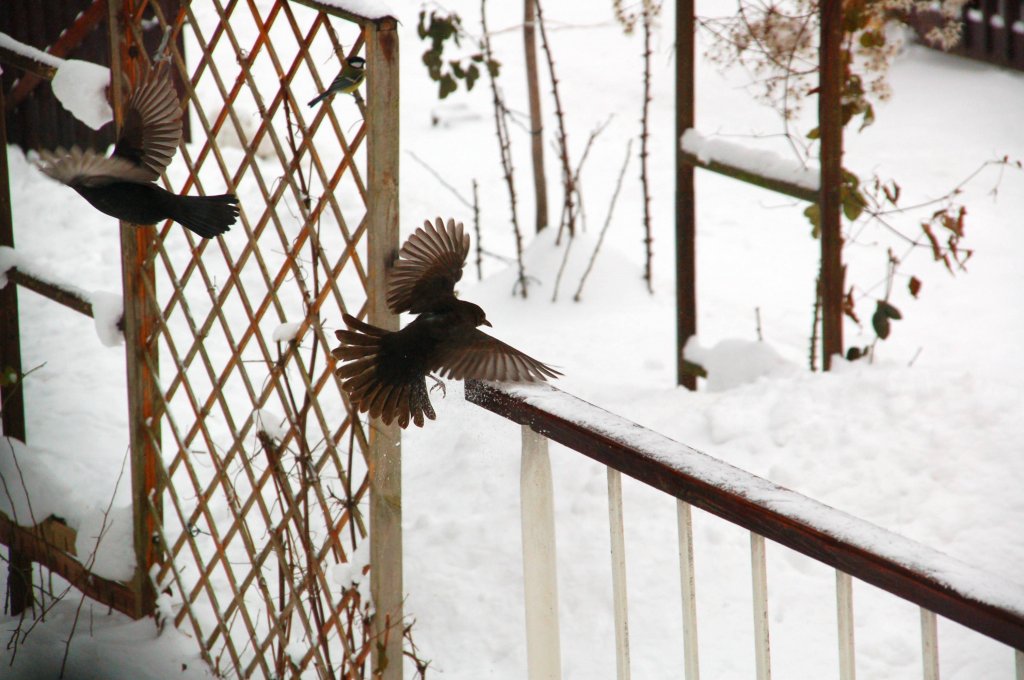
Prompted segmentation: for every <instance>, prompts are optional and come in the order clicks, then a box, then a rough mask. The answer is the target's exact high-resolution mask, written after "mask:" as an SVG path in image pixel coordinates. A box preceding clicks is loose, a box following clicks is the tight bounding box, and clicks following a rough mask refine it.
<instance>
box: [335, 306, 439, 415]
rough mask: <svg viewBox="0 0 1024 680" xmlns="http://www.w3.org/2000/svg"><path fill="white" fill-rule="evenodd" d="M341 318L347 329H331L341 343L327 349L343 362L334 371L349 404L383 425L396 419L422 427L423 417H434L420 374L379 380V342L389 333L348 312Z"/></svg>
mask: <svg viewBox="0 0 1024 680" xmlns="http://www.w3.org/2000/svg"><path fill="white" fill-rule="evenodd" d="M343 318H344V319H345V323H346V324H347V325H348V328H349V330H339V331H335V335H336V336H337V338H338V340H339V341H341V344H340V345H339V346H338V347H335V348H334V349H333V350H331V354H333V355H334V357H335V358H336V359H340V360H341V361H344V362H346V363H344V364H342V365H341V366H338V367H337V368H336V369H335V371H334V373H335V375H337V376H338V377H339V378H341V380H342V381H343V382H342V387H343V388H344V389H345V392H347V393H348V396H349V401H350V402H351V404H352V406H353V407H354V408H356V409H357V410H358V411H359V412H360V413H366V412H369V414H370V417H371V418H380V419H381V420H382V421H383V422H384V424H385V425H390V424H391V423H392V422H394V421H395V420H397V421H398V425H399V427H402V428H404V427H407V426H408V425H409V423H410V422H412V423H414V424H415V425H416V426H417V427H423V423H424V422H425V421H424V416H425V417H427V418H429V419H431V420H434V419H435V418H436V417H437V414H436V413H435V412H434V407H433V405H431V403H430V396H429V395H428V393H427V383H426V379H425V378H424V377H423V376H416V377H415V378H412V379H408V380H397V381H396V380H384V379H382V373H381V371H379V370H378V367H379V365H380V361H381V350H382V344H381V343H382V340H383V339H384V338H385V337H387V336H388V335H389V334H390V332H389V331H386V330H384V329H383V328H377V327H376V326H373V325H371V324H368V323H364V322H362V321H360V320H359V319H357V318H355V317H354V316H351V315H349V314H344V315H343Z"/></svg>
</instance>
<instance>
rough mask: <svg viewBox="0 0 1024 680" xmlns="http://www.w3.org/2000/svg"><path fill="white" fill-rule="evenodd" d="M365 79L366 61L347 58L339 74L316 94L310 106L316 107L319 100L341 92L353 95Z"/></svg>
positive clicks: (357, 58)
mask: <svg viewBox="0 0 1024 680" xmlns="http://www.w3.org/2000/svg"><path fill="white" fill-rule="evenodd" d="M365 77H366V60H365V59H363V58H362V57H349V58H348V61H346V62H345V65H344V67H342V69H341V73H339V74H338V76H337V77H336V78H335V79H334V80H332V81H331V84H330V85H329V86H328V87H327V89H326V90H324V91H323V92H321V93H320V94H318V95H317V96H316V97H314V98H313V100H312V101H310V102H309V105H310V106H316V105H317V104H318V103H320V101H321V100H323V99H326V98H327V97H330V96H331V95H332V94H335V93H337V92H341V93H343V94H354V93H355V91H356V90H358V89H359V86H360V85H362V84H363V79H364V78H365Z"/></svg>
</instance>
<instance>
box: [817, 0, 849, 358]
mask: <svg viewBox="0 0 1024 680" xmlns="http://www.w3.org/2000/svg"><path fill="white" fill-rule="evenodd" d="M820 7H821V9H820V12H821V37H820V42H821V44H820V47H819V51H818V54H819V57H818V59H819V69H818V73H819V76H818V129H819V130H820V131H821V147H820V152H821V159H820V160H821V196H820V198H819V199H818V201H819V203H818V205H819V208H820V211H819V212H820V220H821V342H822V352H821V361H822V367H823V368H824V369H825V370H826V371H827V370H829V369H830V368H831V367H832V356H833V355H836V354H839V355H842V353H843V278H844V271H843V229H842V228H843V223H842V219H843V216H842V196H841V193H840V187H841V185H842V169H843V167H842V166H843V120H842V112H841V106H840V99H841V97H842V86H843V64H842V55H841V50H842V40H843V24H842V22H843V3H841V2H823V3H821V6H820Z"/></svg>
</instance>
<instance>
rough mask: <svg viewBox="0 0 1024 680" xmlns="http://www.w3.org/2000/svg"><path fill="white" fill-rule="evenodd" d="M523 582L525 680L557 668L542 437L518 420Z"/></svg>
mask: <svg viewBox="0 0 1024 680" xmlns="http://www.w3.org/2000/svg"><path fill="white" fill-rule="evenodd" d="M519 493H520V502H521V503H522V530H523V587H524V590H525V599H526V665H527V673H528V677H529V678H530V680H557V679H558V678H560V677H561V674H562V658H561V656H562V655H561V645H560V643H559V635H558V580H557V572H556V570H555V503H554V490H553V486H552V483H551V459H550V458H549V457H548V440H547V438H546V437H544V436H543V435H540V434H537V433H536V432H534V431H533V430H532V429H531V428H530V427H529V426H528V425H523V462H522V468H521V472H520V491H519Z"/></svg>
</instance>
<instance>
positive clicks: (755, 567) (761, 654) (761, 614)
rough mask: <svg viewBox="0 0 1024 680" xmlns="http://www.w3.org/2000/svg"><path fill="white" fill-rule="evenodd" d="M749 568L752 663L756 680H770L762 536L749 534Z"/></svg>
mask: <svg viewBox="0 0 1024 680" xmlns="http://www.w3.org/2000/svg"><path fill="white" fill-rule="evenodd" d="M750 567H751V574H752V576H753V581H754V661H755V662H756V664H757V680H771V677H772V661H771V649H770V645H769V641H768V564H767V560H766V553H765V547H764V536H761V535H760V534H755V533H754V532H750Z"/></svg>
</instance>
